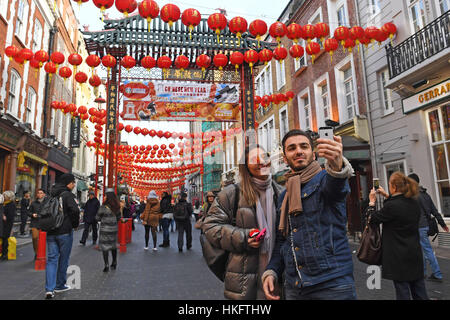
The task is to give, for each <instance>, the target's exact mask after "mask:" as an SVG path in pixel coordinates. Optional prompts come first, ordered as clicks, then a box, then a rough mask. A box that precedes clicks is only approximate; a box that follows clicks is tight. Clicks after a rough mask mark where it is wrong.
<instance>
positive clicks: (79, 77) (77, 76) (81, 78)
mask: <svg viewBox="0 0 450 320" xmlns="http://www.w3.org/2000/svg"><path fill="white" fill-rule="evenodd" d="M87 79H88V76H87V75H86V73H84V72H82V71H79V72H77V73H76V74H75V80H76V81H77V82H78V83H85V82H86V81H87Z"/></svg>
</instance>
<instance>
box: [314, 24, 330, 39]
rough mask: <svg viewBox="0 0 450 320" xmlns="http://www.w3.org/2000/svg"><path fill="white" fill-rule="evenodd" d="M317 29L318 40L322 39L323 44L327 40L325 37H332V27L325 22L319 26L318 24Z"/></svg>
mask: <svg viewBox="0 0 450 320" xmlns="http://www.w3.org/2000/svg"><path fill="white" fill-rule="evenodd" d="M315 29H316V38H317V39H320V41H321V42H322V43H323V41H324V40H325V37H328V36H329V35H330V27H329V26H328V25H327V24H326V23H324V22H319V23H318V24H316V25H315Z"/></svg>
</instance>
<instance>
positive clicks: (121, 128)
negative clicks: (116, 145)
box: [117, 122, 125, 131]
mask: <svg viewBox="0 0 450 320" xmlns="http://www.w3.org/2000/svg"><path fill="white" fill-rule="evenodd" d="M124 128H125V126H124V124H123V123H120V122H119V124H118V126H117V129H119V131H122V130H123V129H124Z"/></svg>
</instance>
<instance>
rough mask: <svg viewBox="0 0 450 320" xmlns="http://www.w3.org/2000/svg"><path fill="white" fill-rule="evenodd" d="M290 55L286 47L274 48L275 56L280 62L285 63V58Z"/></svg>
mask: <svg viewBox="0 0 450 320" xmlns="http://www.w3.org/2000/svg"><path fill="white" fill-rule="evenodd" d="M287 55H288V51H287V49H286V48H283V47H278V48H276V49H275V50H273V57H274V58H275V59H276V60H278V62H279V63H280V64H282V63H283V60H284V59H286V57H287Z"/></svg>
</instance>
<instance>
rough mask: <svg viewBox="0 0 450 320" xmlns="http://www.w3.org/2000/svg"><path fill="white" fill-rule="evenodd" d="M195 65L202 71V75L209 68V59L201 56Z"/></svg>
mask: <svg viewBox="0 0 450 320" xmlns="http://www.w3.org/2000/svg"><path fill="white" fill-rule="evenodd" d="M195 63H196V64H197V66H198V67H199V68H201V69H202V73H205V70H206V68H209V66H210V65H211V58H210V57H209V56H208V55H206V54H201V55H199V56H198V57H197V60H196V61H195Z"/></svg>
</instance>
